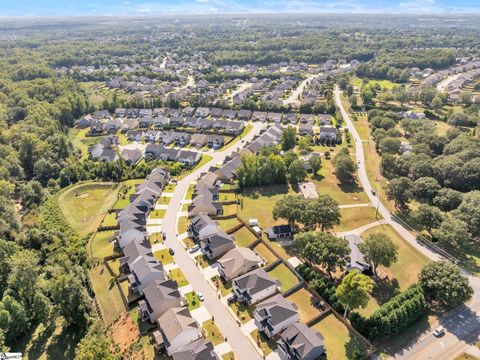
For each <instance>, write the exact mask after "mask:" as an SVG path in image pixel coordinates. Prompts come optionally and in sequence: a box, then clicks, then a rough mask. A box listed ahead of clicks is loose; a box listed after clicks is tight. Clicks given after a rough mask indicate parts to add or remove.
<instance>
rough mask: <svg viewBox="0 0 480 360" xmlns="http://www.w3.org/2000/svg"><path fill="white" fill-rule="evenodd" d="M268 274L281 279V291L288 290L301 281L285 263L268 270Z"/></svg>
mask: <svg viewBox="0 0 480 360" xmlns="http://www.w3.org/2000/svg"><path fill="white" fill-rule="evenodd" d="M268 275H270V276H271V277H272V278H274V279H277V280H278V281H280V288H281V291H282V292H284V291H287V290H288V289H291V288H292V287H294V286H295V285H297V284H298V283H299V280H298V279H297V277H296V276H295V274H294V273H293V272H291V271H290V269H289V268H288V267H287V266H286V265H285V264H283V263H282V264H279V265H277V266H275V267H274V268H273V269H271V270H269V271H268Z"/></svg>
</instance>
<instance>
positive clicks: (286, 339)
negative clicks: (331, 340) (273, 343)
mask: <svg viewBox="0 0 480 360" xmlns="http://www.w3.org/2000/svg"><path fill="white" fill-rule="evenodd" d="M277 348H278V354H279V355H280V359H281V360H316V359H319V358H320V357H321V356H322V355H323V354H324V353H325V344H324V339H323V336H322V334H320V333H319V332H318V331H316V330H314V329H312V328H309V327H308V326H307V325H305V324H304V323H301V322H296V323H293V324H292V325H290V326H289V327H287V328H286V329H285V331H284V332H282V335H281V336H280V340H278V341H277Z"/></svg>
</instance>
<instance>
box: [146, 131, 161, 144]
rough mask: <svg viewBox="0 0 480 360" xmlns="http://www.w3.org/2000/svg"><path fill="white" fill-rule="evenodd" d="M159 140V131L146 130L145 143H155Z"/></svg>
mask: <svg viewBox="0 0 480 360" xmlns="http://www.w3.org/2000/svg"><path fill="white" fill-rule="evenodd" d="M159 138H160V131H158V130H147V132H146V133H145V141H148V142H156V141H158V139H159Z"/></svg>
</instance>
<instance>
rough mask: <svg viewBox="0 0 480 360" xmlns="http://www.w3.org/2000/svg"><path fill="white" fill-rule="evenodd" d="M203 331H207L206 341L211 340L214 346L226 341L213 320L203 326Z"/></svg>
mask: <svg viewBox="0 0 480 360" xmlns="http://www.w3.org/2000/svg"><path fill="white" fill-rule="evenodd" d="M202 327H203V330H205V340H207V341H208V340H210V341H211V342H212V344H213V346H215V345H218V344H221V343H223V342H224V341H225V338H224V337H223V335H222V333H221V332H220V330H218V327H217V325H215V322H214V321H213V320H207V321H205V322H204V323H203V324H202Z"/></svg>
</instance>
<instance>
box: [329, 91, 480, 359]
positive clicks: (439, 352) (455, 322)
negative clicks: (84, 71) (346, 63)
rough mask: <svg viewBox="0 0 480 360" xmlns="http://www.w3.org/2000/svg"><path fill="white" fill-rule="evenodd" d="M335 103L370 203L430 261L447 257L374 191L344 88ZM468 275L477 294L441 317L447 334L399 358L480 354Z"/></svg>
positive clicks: (479, 309)
mask: <svg viewBox="0 0 480 360" xmlns="http://www.w3.org/2000/svg"><path fill="white" fill-rule="evenodd" d="M334 95H335V103H336V104H337V106H338V108H339V109H340V111H341V114H342V116H343V118H344V119H345V122H346V127H347V128H348V130H349V131H350V133H351V134H352V136H353V138H354V140H355V145H356V146H355V152H356V159H357V161H358V160H359V161H360V163H359V166H358V179H359V181H360V184H361V185H362V187H363V189H364V191H365V193H366V194H367V195H368V198H369V199H370V201H371V203H372V204H373V205H374V206H378V212H379V213H380V214H381V215H382V216H383V218H384V219H385V222H386V223H387V224H389V225H391V226H392V227H393V228H394V229H395V230H396V231H397V232H398V233H399V234H400V235H401V236H402V237H403V238H404V239H405V240H406V241H408V242H409V243H410V244H411V245H412V246H413V247H415V248H416V249H417V250H418V251H420V252H421V253H423V254H424V255H426V256H427V257H428V258H429V259H431V260H440V259H444V258H443V257H442V256H441V255H439V254H438V253H436V252H434V251H432V250H431V249H430V248H428V247H426V246H424V245H423V244H421V243H419V242H418V241H417V240H416V238H415V236H414V235H413V234H412V233H411V232H410V231H409V230H407V229H406V228H405V227H404V226H403V225H401V224H400V223H398V221H397V220H396V219H395V218H394V217H393V216H392V214H391V213H390V211H389V210H388V209H387V208H386V207H385V206H384V205H383V204H382V203H381V202H380V200H379V199H378V197H377V196H375V195H373V194H372V190H373V188H372V186H371V184H370V181H369V180H368V176H367V170H366V167H365V156H364V152H363V145H362V140H361V138H360V136H359V134H358V132H357V130H356V129H355V126H354V125H353V122H352V120H351V119H350V116H349V114H348V113H347V111H346V110H345V108H344V106H343V104H342V101H341V91H340V90H339V89H338V87H335V91H334ZM465 275H467V276H468V278H469V281H470V285H471V286H472V288H473V289H474V292H475V293H474V296H473V299H472V300H471V302H470V304H469V306H468V307H467V306H464V307H462V308H460V309H456V310H455V311H452V312H451V313H449V314H448V315H447V316H445V317H443V318H441V319H440V324H441V325H442V326H443V327H444V328H445V329H446V334H445V335H444V336H442V337H440V338H436V337H434V336H433V334H432V332H431V331H430V330H431V329H430V330H429V332H428V333H427V334H425V335H424V336H422V337H421V338H419V339H417V341H416V342H415V343H413V344H410V345H409V347H407V348H405V349H403V351H402V352H401V353H398V354H396V356H395V358H397V359H435V360H443V359H454V358H455V357H456V356H457V355H459V354H462V353H463V352H465V351H467V350H468V351H471V352H472V353H474V354H475V355H476V356H478V355H479V354H480V351H479V350H478V348H476V346H475V344H476V342H477V341H478V337H479V335H480V318H479V314H480V279H479V278H478V277H475V276H472V275H470V274H468V273H466V272H465Z"/></svg>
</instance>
